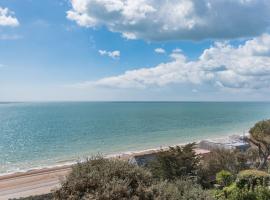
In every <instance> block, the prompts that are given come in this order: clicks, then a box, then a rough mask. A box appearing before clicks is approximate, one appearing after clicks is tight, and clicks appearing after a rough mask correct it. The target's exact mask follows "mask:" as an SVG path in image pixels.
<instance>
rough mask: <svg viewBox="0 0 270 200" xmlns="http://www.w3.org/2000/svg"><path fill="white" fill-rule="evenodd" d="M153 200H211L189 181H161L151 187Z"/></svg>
mask: <svg viewBox="0 0 270 200" xmlns="http://www.w3.org/2000/svg"><path fill="white" fill-rule="evenodd" d="M153 192H154V195H155V197H154V199H155V200H187V199H190V200H192V199H194V200H197V199H200V200H212V199H213V198H212V197H211V196H210V194H209V193H208V192H207V191H205V190H203V189H202V188H201V187H200V186H199V185H198V184H196V183H194V182H193V181H191V180H177V181H175V182H168V181H162V182H160V183H158V184H156V185H154V187H153Z"/></svg>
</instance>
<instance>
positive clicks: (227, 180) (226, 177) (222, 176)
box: [216, 170, 233, 187]
mask: <svg viewBox="0 0 270 200" xmlns="http://www.w3.org/2000/svg"><path fill="white" fill-rule="evenodd" d="M216 181H217V183H218V184H220V185H221V186H223V187H225V186H229V185H230V184H231V183H232V182H233V175H232V173H231V172H229V171H226V170H221V171H220V172H218V173H217V175H216Z"/></svg>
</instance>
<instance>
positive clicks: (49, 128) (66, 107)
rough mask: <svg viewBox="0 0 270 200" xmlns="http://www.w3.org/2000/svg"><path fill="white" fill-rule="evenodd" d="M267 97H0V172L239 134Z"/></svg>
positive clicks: (262, 115)
mask: <svg viewBox="0 0 270 200" xmlns="http://www.w3.org/2000/svg"><path fill="white" fill-rule="evenodd" d="M267 118H270V103H240V102H239V103H212V102H211V103H185V102H179V103H176V102H173V103H172V102H170V103H165V102H162V103H161V102H151V103H150V102H144V103H143V102H140V103H139V102H136V103H131V102H129V103H127V102H126V103H123V102H118V103H117V102H111V103H109V102H106V103H105V102H99V103H94V102H91V103H90V102H77V103H67V102H66V103H0V173H6V172H14V171H18V170H25V169H29V168H35V167H42V166H48V165H55V164H59V163H62V162H66V161H69V160H78V159H80V158H85V157H87V156H90V155H93V154H96V153H102V154H114V153H119V152H127V151H136V150H142V149H149V148H156V147H160V146H167V145H172V144H178V143H184V142H189V141H195V140H199V139H203V138H210V137H221V136H225V135H229V134H241V133H243V131H248V128H249V127H250V126H252V125H253V124H254V122H256V121H258V120H262V119H267Z"/></svg>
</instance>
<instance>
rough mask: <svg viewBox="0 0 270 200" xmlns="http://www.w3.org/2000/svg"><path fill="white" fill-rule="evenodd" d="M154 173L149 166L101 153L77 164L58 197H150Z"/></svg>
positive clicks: (104, 198) (63, 184)
mask: <svg viewBox="0 0 270 200" xmlns="http://www.w3.org/2000/svg"><path fill="white" fill-rule="evenodd" d="M151 186H152V176H151V173H150V172H148V171H147V170H145V169H143V168H140V167H138V166H135V165H132V164H129V163H128V162H124V161H120V160H108V159H104V158H101V157H97V158H93V159H91V160H89V161H87V162H84V163H79V164H77V165H76V166H75V167H74V168H73V170H72V172H71V173H70V175H69V176H68V177H67V179H66V180H65V181H64V182H63V183H62V187H61V188H60V189H59V190H57V191H56V192H55V193H54V197H55V199H67V200H68V199H70V200H71V199H102V200H107V199H108V200H114V199H115V200H118V199H145V200H147V199H151V197H152V191H151Z"/></svg>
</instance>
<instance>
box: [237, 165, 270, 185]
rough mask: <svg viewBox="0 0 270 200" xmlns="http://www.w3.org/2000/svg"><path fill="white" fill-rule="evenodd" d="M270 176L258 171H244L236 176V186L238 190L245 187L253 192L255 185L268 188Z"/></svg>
mask: <svg viewBox="0 0 270 200" xmlns="http://www.w3.org/2000/svg"><path fill="white" fill-rule="evenodd" d="M269 180H270V175H269V174H268V173H266V172H264V171H260V170H255V169H253V170H244V171H241V172H240V173H239V174H238V175H237V180H236V184H237V187H239V188H244V187H247V188H248V189H249V190H250V189H251V190H254V187H255V186H257V185H260V186H268V184H269Z"/></svg>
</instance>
